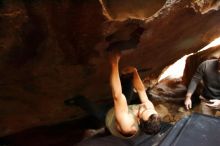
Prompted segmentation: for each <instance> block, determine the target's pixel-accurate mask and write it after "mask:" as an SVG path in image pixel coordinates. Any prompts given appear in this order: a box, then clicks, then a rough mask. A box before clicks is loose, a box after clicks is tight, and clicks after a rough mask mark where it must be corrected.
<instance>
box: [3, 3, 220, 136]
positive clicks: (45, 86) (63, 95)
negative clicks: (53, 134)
mask: <svg viewBox="0 0 220 146" xmlns="http://www.w3.org/2000/svg"><path fill="white" fill-rule="evenodd" d="M135 2H137V3H135ZM145 2H146V3H145ZM122 3H124V4H123V5H122ZM149 5H150V6H149ZM205 5H206V4H205V3H204V4H203V3H199V4H198V1H190V0H167V1H162V0H158V1H153V0H151V1H144V0H138V1H129V0H128V1H125V0H120V1H116V0H105V1H104V0H103V1H101V0H74V1H73V0H65V1H60V0H54V1H49V0H48V1H43V0H40V1H35V0H32V1H31V0H29V1H27V0H21V1H16V0H9V1H8V0H3V1H1V2H0V22H1V23H0V30H1V31H0V42H1V43H0V57H1V60H0V76H1V80H0V85H1V88H0V116H1V118H0V125H1V126H0V136H3V135H8V134H11V133H14V132H17V131H20V130H23V129H25V128H29V127H34V126H38V125H45V124H51V123H57V122H60V121H65V120H70V119H74V118H78V117H80V116H83V115H85V113H84V112H82V110H80V108H77V107H75V108H68V107H65V106H64V104H63V101H64V100H65V99H67V98H70V97H72V96H74V95H77V94H82V95H84V96H87V97H88V98H90V99H92V100H94V101H98V100H101V99H104V98H108V97H110V89H109V63H108V59H107V54H108V53H107V52H108V51H107V48H110V49H109V50H111V49H115V48H116V47H118V46H119V47H120V46H121V45H122V46H124V47H128V48H130V50H133V51H128V52H127V53H126V54H123V56H122V60H121V62H120V67H123V66H127V65H133V66H136V67H137V68H142V69H147V70H149V71H148V72H146V73H142V74H141V76H142V77H143V78H144V77H145V78H148V79H149V82H152V81H156V79H157V77H158V75H159V74H160V73H161V71H162V70H163V69H164V67H166V66H168V65H170V64H172V63H174V62H175V61H176V60H178V59H179V58H181V57H182V56H184V55H185V54H189V53H192V52H196V51H198V50H199V49H201V48H202V47H204V46H205V45H206V44H208V43H209V42H211V41H212V40H213V39H214V38H216V37H219V36H220V30H219V28H220V27H219V25H220V24H219V22H220V12H219V10H218V2H217V1H213V3H211V4H210V5H208V6H205ZM131 6H132V9H130V7H131ZM203 6H205V7H203ZM145 7H147V8H146V9H145ZM204 8H205V11H203V10H204ZM214 8H215V9H214ZM127 18H132V19H129V20H126V19H127ZM133 18H135V20H134V19H133ZM128 40H131V41H128ZM131 42H132V43H131ZM132 48H133V49H132ZM125 49H126V48H125Z"/></svg>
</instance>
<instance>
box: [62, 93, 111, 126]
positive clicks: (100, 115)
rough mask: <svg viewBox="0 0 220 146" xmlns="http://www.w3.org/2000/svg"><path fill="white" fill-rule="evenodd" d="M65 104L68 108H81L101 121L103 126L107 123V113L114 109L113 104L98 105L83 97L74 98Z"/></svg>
mask: <svg viewBox="0 0 220 146" xmlns="http://www.w3.org/2000/svg"><path fill="white" fill-rule="evenodd" d="M64 103H65V105H67V106H73V105H76V106H79V107H80V108H82V109H83V110H84V111H85V112H86V113H88V114H89V115H91V116H93V117H95V118H96V119H97V120H99V121H100V122H101V123H102V124H104V122H105V115H106V113H107V111H108V110H109V109H110V108H111V107H112V104H111V103H102V104H96V103H94V102H92V101H90V100H89V99H88V98H86V97H84V96H82V95H78V96H75V97H73V98H70V99H68V100H66V101H64Z"/></svg>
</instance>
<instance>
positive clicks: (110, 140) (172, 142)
mask: <svg viewBox="0 0 220 146" xmlns="http://www.w3.org/2000/svg"><path fill="white" fill-rule="evenodd" d="M219 135H220V118H216V117H211V116H206V115H202V114H196V113H195V114H192V115H191V116H189V117H185V118H183V119H181V120H180V121H179V122H177V123H176V124H175V125H174V126H171V125H169V124H163V126H162V129H161V131H160V132H159V133H158V134H157V135H153V136H152V135H146V134H144V133H141V135H140V136H138V137H135V138H132V139H121V138H117V137H115V136H111V135H109V136H104V137H94V138H90V139H87V140H84V141H82V142H80V143H78V145H77V146H152V145H153V146H218V145H220V138H219Z"/></svg>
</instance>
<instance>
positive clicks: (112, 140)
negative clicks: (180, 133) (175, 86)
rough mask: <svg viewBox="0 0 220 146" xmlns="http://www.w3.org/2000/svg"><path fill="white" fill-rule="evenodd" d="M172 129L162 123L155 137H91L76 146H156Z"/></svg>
mask: <svg viewBox="0 0 220 146" xmlns="http://www.w3.org/2000/svg"><path fill="white" fill-rule="evenodd" d="M170 127H172V125H171V124H168V123H162V126H161V130H160V132H159V133H158V134H156V135H146V134H145V133H141V134H140V135H139V136H138V137H134V138H131V139H122V138H118V137H115V136H112V135H108V136H103V137H93V138H90V139H87V140H83V141H81V142H80V143H78V144H77V146H152V145H157V144H158V142H160V141H161V140H162V139H163V137H164V136H166V134H167V132H168V130H169V129H170Z"/></svg>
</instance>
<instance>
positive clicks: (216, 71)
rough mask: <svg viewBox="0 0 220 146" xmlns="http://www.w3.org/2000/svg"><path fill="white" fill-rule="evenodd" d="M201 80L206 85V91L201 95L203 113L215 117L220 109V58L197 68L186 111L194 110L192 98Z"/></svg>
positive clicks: (191, 84) (190, 87) (187, 98)
mask: <svg viewBox="0 0 220 146" xmlns="http://www.w3.org/2000/svg"><path fill="white" fill-rule="evenodd" d="M201 80H202V81H203V83H204V89H203V92H202V94H201V95H200V99H202V101H201V107H202V113H204V114H207V115H215V113H216V109H218V108H219V109H220V58H218V59H211V60H206V61H204V62H202V63H201V64H200V65H199V67H198V68H197V70H196V73H195V74H194V76H193V78H192V80H191V82H190V84H189V87H188V90H187V94H186V99H185V106H186V109H190V108H192V101H191V97H192V94H193V93H194V91H195V89H196V87H197V85H198V84H199V82H200V81H201ZM207 100H208V101H207ZM207 102H209V103H207ZM210 102H211V103H210Z"/></svg>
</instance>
